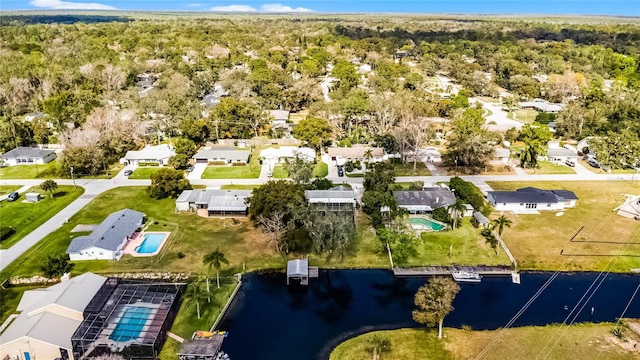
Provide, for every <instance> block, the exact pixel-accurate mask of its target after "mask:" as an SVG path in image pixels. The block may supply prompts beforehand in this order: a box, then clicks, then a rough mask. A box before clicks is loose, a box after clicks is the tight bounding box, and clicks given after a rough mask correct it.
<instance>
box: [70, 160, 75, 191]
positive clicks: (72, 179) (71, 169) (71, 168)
mask: <svg viewBox="0 0 640 360" xmlns="http://www.w3.org/2000/svg"><path fill="white" fill-rule="evenodd" d="M69 172H70V173H71V181H73V189H74V190H75V188H76V179H74V178H73V166H71V167H70V168H69Z"/></svg>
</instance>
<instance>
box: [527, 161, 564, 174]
mask: <svg viewBox="0 0 640 360" xmlns="http://www.w3.org/2000/svg"><path fill="white" fill-rule="evenodd" d="M538 166H539V167H538V168H536V169H525V172H526V173H527V174H575V173H576V172H575V171H574V170H573V168H572V167H569V166H567V165H560V164H555V163H552V162H550V161H538Z"/></svg>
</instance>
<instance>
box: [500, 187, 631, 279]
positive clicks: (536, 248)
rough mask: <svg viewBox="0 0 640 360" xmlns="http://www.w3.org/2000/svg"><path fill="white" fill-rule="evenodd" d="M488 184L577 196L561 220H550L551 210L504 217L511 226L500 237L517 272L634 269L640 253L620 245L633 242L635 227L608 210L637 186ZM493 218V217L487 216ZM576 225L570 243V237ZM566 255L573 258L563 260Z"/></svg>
mask: <svg viewBox="0 0 640 360" xmlns="http://www.w3.org/2000/svg"><path fill="white" fill-rule="evenodd" d="M488 184H489V185H490V186H491V187H492V188H493V189H494V190H515V189H519V188H522V187H527V186H534V187H538V188H541V189H564V190H571V191H573V192H574V193H575V194H576V196H578V199H579V200H578V202H577V206H576V207H575V208H572V209H567V210H565V211H564V214H563V215H562V216H556V214H557V213H556V212H553V211H541V212H540V214H531V215H522V214H521V215H515V214H512V213H505V216H507V217H508V218H509V219H510V220H511V221H513V225H512V226H511V228H507V229H505V230H504V234H503V236H502V237H503V239H504V241H505V243H506V244H507V246H508V247H509V250H510V251H511V253H512V254H513V256H514V257H515V258H516V260H517V261H518V266H519V267H520V268H521V269H526V270H553V271H555V270H558V269H562V270H563V271H601V270H605V269H607V270H611V271H616V272H628V271H629V269H634V268H640V249H639V248H638V246H633V245H627V244H625V243H628V242H633V241H635V243H636V244H637V243H638V241H637V237H638V233H639V232H640V223H639V222H637V221H634V220H632V219H627V218H624V217H621V216H618V215H617V214H616V213H614V212H612V211H611V210H613V209H614V208H615V207H617V206H619V205H620V204H622V202H623V201H624V197H623V196H622V194H640V184H639V183H636V184H632V183H629V182H625V181H607V182H603V181H593V182H587V181H581V182H577V181H571V182H559V181H558V182H554V181H539V182H489V183H488ZM497 216H499V214H494V215H493V216H492V217H494V218H495V217H497ZM582 227H584V228H583V229H582V230H581V231H580V233H579V234H578V235H577V236H576V237H575V239H574V242H571V241H570V239H571V238H572V237H574V236H575V235H576V233H577V232H578V231H579V230H580V229H581V228H582ZM634 236H635V240H634ZM575 241H588V242H587V243H585V242H575ZM561 252H562V253H563V254H561ZM571 254H575V256H573V257H571V256H569V255H571ZM625 255H628V256H625ZM615 256H618V257H615ZM611 260H614V261H611Z"/></svg>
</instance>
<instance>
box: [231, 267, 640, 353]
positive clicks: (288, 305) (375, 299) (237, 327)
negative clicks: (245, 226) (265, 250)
mask: <svg viewBox="0 0 640 360" xmlns="http://www.w3.org/2000/svg"><path fill="white" fill-rule="evenodd" d="M521 275H522V276H521V284H519V285H518V284H513V283H512V281H511V279H510V278H507V277H498V278H485V279H483V281H482V283H480V284H477V285H463V286H462V290H461V291H460V293H459V294H458V296H457V297H456V299H455V301H454V304H453V305H454V307H455V310H454V311H453V312H452V313H451V314H450V315H449V316H448V317H447V318H446V319H445V326H448V327H458V328H461V327H462V326H463V325H467V326H470V327H471V328H473V329H478V330H483V329H496V328H499V327H503V326H505V324H507V323H508V322H509V321H510V320H511V319H512V317H513V316H514V315H515V314H516V313H518V311H519V310H520V309H521V308H522V307H523V305H524V304H526V303H527V302H528V301H529V300H530V299H531V298H532V297H533V296H534V295H535V294H536V292H538V290H539V289H541V288H542V287H543V286H544V285H545V283H546V282H547V280H549V278H550V277H551V276H552V273H530V272H523V273H521ZM599 279H602V277H600V278H599V277H598V273H562V274H560V275H559V276H558V277H557V278H555V279H554V280H553V281H552V282H551V283H550V284H548V287H546V289H545V290H544V291H543V292H542V293H541V294H540V295H539V297H537V299H536V300H535V301H534V302H532V303H531V305H530V306H529V308H528V309H527V310H526V311H525V312H524V313H523V314H522V315H521V316H520V317H519V318H518V319H517V320H516V321H515V322H514V323H513V326H514V327H518V326H526V325H546V324H548V323H561V322H563V321H564V320H565V318H566V317H567V316H568V315H570V313H571V310H572V309H573V308H574V307H575V306H576V305H578V304H580V303H581V301H580V299H581V298H582V297H583V296H584V294H585V292H586V291H587V290H588V289H589V288H590V287H591V289H592V290H596V291H592V293H593V295H591V296H590V299H589V300H588V302H586V303H585V307H584V309H583V310H581V311H577V312H576V316H575V321H576V322H585V321H592V322H603V321H615V319H616V317H617V316H620V314H621V313H622V311H623V309H624V307H625V305H626V304H627V302H628V301H629V299H630V297H631V295H632V293H633V291H634V290H635V288H636V287H637V286H638V285H639V284H640V276H637V275H626V274H609V275H608V276H607V277H606V278H604V279H603V280H602V282H601V283H600V284H599V285H595V286H594V285H592V284H593V282H594V281H596V280H597V281H599ZM426 281H427V278H424V277H416V278H396V277H394V276H393V274H392V273H391V272H390V271H386V270H324V271H323V270H321V271H320V274H319V278H318V279H314V281H311V282H310V285H309V288H308V289H307V290H306V291H298V292H293V291H290V289H289V288H287V286H286V279H285V275H284V274H282V273H267V274H249V275H247V276H245V277H244V278H243V282H244V283H243V286H242V288H241V289H240V291H239V292H238V295H237V296H236V298H235V300H234V301H233V303H232V304H231V306H230V307H229V310H228V311H227V314H226V315H225V317H224V318H223V319H222V322H221V324H220V326H219V328H220V329H224V330H227V331H229V337H228V338H227V340H226V341H225V343H224V346H223V350H224V351H225V352H226V353H228V354H230V355H231V356H232V358H234V359H253V358H260V359H280V360H286V359H326V358H328V356H329V353H330V352H331V350H332V349H333V348H334V347H335V346H337V345H338V344H339V343H341V342H342V341H344V340H345V339H347V338H350V337H353V336H356V335H359V334H362V333H365V332H368V331H372V330H377V329H398V328H407V327H408V328H411V327H419V325H418V324H416V323H414V322H413V320H412V319H411V311H412V310H413V307H414V306H413V295H414V294H415V292H416V290H417V289H418V287H419V286H421V285H423V284H424V283H425V282H426ZM596 287H597V289H595V288H596ZM590 294H591V293H590ZM638 304H640V300H639V299H636V300H635V302H634V303H633V304H632V306H630V307H629V310H628V311H627V314H626V316H627V317H635V318H639V317H640V306H638ZM634 305H635V306H634ZM592 307H593V308H594V313H593V315H591V313H590V309H591V308H592ZM585 309H588V310H585Z"/></svg>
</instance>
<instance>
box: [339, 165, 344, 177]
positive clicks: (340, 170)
mask: <svg viewBox="0 0 640 360" xmlns="http://www.w3.org/2000/svg"><path fill="white" fill-rule="evenodd" d="M338 176H339V177H343V176H344V169H343V167H342V166H338Z"/></svg>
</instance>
